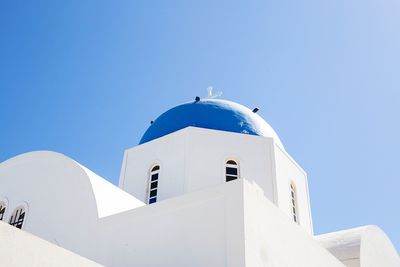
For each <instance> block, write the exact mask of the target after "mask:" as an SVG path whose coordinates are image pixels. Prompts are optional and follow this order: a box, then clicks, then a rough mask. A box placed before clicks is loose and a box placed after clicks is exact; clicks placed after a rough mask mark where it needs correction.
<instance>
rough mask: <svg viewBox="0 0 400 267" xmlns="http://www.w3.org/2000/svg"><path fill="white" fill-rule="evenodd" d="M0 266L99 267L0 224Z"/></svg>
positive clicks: (27, 234) (34, 237)
mask: <svg viewBox="0 0 400 267" xmlns="http://www.w3.org/2000/svg"><path fill="white" fill-rule="evenodd" d="M0 259H1V260H0V265H1V266H7V267H27V266H29V267H52V266H57V267H71V266H74V267H100V266H102V265H100V264H97V263H95V262H93V261H90V260H88V259H85V258H83V257H81V256H79V255H77V254H74V253H72V252H70V251H68V250H66V249H63V248H61V247H58V246H55V245H53V244H52V243H49V242H47V241H45V240H43V239H40V238H38V237H36V236H34V235H32V234H29V233H27V232H25V231H21V230H19V229H17V228H15V227H12V226H10V225H8V224H6V223H4V222H0Z"/></svg>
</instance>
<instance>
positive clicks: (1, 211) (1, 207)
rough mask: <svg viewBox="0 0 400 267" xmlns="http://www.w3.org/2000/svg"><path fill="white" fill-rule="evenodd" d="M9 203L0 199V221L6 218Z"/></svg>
mask: <svg viewBox="0 0 400 267" xmlns="http://www.w3.org/2000/svg"><path fill="white" fill-rule="evenodd" d="M6 210H7V203H6V202H5V201H3V200H2V201H0V221H2V220H4V215H5V214H6Z"/></svg>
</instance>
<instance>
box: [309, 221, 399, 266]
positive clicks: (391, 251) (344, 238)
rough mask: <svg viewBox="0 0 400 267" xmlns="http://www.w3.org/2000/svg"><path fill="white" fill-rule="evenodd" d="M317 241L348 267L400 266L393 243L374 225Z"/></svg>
mask: <svg viewBox="0 0 400 267" xmlns="http://www.w3.org/2000/svg"><path fill="white" fill-rule="evenodd" d="M315 239H316V240H317V241H318V242H319V243H320V244H321V246H323V247H324V248H326V249H327V250H328V251H330V252H331V253H332V255H334V256H335V257H336V258H337V259H339V260H340V261H342V262H343V263H344V264H345V265H346V266H347V267H380V266H385V267H399V266H400V258H399V255H398V254H397V252H396V249H395V248H394V246H393V244H392V242H391V241H390V239H389V238H388V237H387V236H386V234H385V233H384V232H383V231H382V230H381V229H380V228H379V227H377V226H374V225H368V226H363V227H358V228H353V229H348V230H343V231H338V232H333V233H328V234H323V235H319V236H316V237H315Z"/></svg>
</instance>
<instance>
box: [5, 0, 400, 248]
mask: <svg viewBox="0 0 400 267" xmlns="http://www.w3.org/2000/svg"><path fill="white" fill-rule="evenodd" d="M0 38H1V39H0V93H1V94H0V122H1V128H0V161H4V160H6V159H8V158H10V157H13V156H15V155H18V154H20V153H24V152H28V151H32V150H55V151H58V152H61V153H64V154H66V155H68V156H69V157H72V158H73V159H75V160H77V161H78V162H80V163H82V164H83V165H85V166H87V167H88V168H90V169H92V170H93V171H95V172H96V173H98V174H99V175H101V176H103V177H104V178H106V179H108V180H110V181H111V182H113V183H117V180H118V176H119V172H120V168H121V162H122V157H123V152H124V149H126V148H130V147H133V146H135V145H136V144H137V143H138V142H139V140H140V137H141V135H142V134H143V133H144V131H145V130H146V129H147V127H148V126H149V123H150V121H151V120H154V119H155V118H156V117H157V116H158V115H160V114H161V113H162V112H163V111H165V110H167V109H168V108H171V107H173V106H175V105H177V104H180V103H182V102H185V101H188V100H192V99H193V98H194V97H195V96H196V95H200V96H205V95H206V88H207V86H208V85H213V86H214V88H215V89H217V90H221V91H223V98H225V99H229V100H233V101H236V102H239V103H242V104H244V105H246V106H249V107H250V108H252V107H259V108H260V111H259V114H260V115H261V116H263V117H264V118H265V119H266V120H267V121H268V122H269V123H270V124H271V125H272V126H273V127H274V129H275V130H276V132H277V133H278V134H279V135H280V137H281V140H282V142H283V144H284V145H285V147H286V150H287V151H288V152H289V153H290V154H291V155H292V156H293V158H294V159H295V160H296V161H297V162H298V163H299V164H300V165H301V166H302V167H303V168H304V169H305V170H306V171H307V173H308V176H309V185H310V195H311V205H312V212H313V219H314V228H315V232H316V233H324V232H329V231H335V230H340V229H345V228H351V227H356V226H359V225H365V224H377V225H379V226H380V227H382V228H383V229H384V230H385V231H386V233H387V234H388V235H389V236H390V238H391V239H392V241H393V242H394V243H395V245H396V247H397V249H398V250H400V213H399V203H400V202H399V191H400V170H399V166H400V164H399V161H400V156H399V152H400V139H399V137H400V125H399V121H400V119H399V115H400V2H399V1H398V0H375V1H372V0H353V1H349V0H335V1H320V0H314V1H312V0H300V1H299V0H296V1H290V0H288V1H276V0H267V1H253V0H250V1H232V0H230V1H225V0H221V1H215V0H212V1H211V0H210V1H207V0H201V1H187V0H181V1H177V0H170V1H98V0H96V1H90V0H85V1H82V0H79V1H72V0H69V1H18V0H15V1H2V2H1V3H0ZM71 193H72V192H71Z"/></svg>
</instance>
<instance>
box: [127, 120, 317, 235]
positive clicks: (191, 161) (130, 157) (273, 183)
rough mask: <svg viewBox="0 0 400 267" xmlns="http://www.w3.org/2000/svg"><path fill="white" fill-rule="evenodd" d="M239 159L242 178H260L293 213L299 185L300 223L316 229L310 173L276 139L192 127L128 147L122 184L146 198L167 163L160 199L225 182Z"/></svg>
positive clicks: (267, 193) (262, 185) (270, 194)
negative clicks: (153, 172)
mask: <svg viewBox="0 0 400 267" xmlns="http://www.w3.org/2000/svg"><path fill="white" fill-rule="evenodd" d="M228 159H234V160H236V161H237V162H238V163H239V173H240V177H242V178H246V179H247V180H249V181H254V182H256V183H257V184H258V185H259V186H260V188H262V190H263V191H264V195H265V196H266V197H267V198H268V199H269V200H271V201H272V202H274V203H275V204H276V205H277V206H278V207H279V208H281V209H282V210H283V211H284V212H285V213H287V214H288V216H290V217H292V213H291V211H292V207H291V199H290V182H291V181H293V182H294V183H295V184H296V189H297V198H298V201H297V202H298V211H299V221H300V225H301V226H303V227H304V229H306V230H307V231H308V232H309V233H311V234H312V232H313V230H312V221H311V211H310V205H309V196H308V185H307V176H306V174H305V172H304V171H303V170H302V169H301V168H300V167H299V166H298V165H297V164H296V163H295V161H294V160H293V159H292V158H291V157H290V156H289V155H288V154H287V153H286V152H285V151H284V150H283V149H281V148H280V147H279V146H277V145H275V144H274V140H273V139H272V138H268V137H260V136H253V135H246V134H238V133H229V132H224V131H216V130H209V129H202V128H196V127H187V128H185V129H182V130H180V131H177V132H175V133H172V134H169V135H167V136H164V137H161V138H158V139H156V140H154V141H151V142H148V143H145V144H143V145H139V146H137V147H134V148H132V149H128V150H127V151H126V152H125V158H124V164H123V167H122V171H121V178H120V183H119V186H120V187H121V188H122V189H124V190H126V191H127V192H129V193H131V194H132V195H134V196H136V197H138V198H139V199H141V200H143V201H145V200H146V190H147V187H148V179H149V170H150V168H151V167H152V166H153V165H154V164H155V163H158V164H160V166H161V171H160V178H159V189H158V194H159V195H158V200H165V199H168V198H170V197H174V196H179V195H183V194H187V193H190V192H195V191H197V190H202V189H205V188H209V187H212V186H217V185H220V184H223V183H225V162H226V161H227V160H228Z"/></svg>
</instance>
